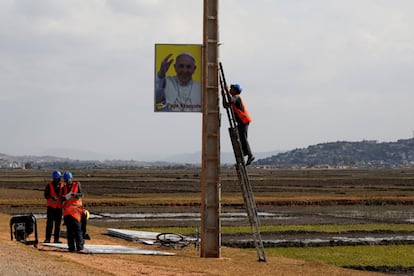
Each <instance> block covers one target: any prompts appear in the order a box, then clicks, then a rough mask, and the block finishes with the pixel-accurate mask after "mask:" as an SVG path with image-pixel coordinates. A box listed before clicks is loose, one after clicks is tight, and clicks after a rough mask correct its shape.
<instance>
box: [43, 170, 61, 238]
mask: <svg viewBox="0 0 414 276" xmlns="http://www.w3.org/2000/svg"><path fill="white" fill-rule="evenodd" d="M61 178H62V173H61V172H60V171H53V173H52V181H50V182H49V183H48V184H47V185H46V187H45V192H44V195H45V198H46V208H47V213H46V239H45V241H44V242H45V243H49V242H50V238H51V237H52V230H53V224H54V232H53V240H54V241H53V242H54V243H61V242H60V241H59V237H60V224H61V222H62V202H61V196H62V188H63V183H62V182H61Z"/></svg>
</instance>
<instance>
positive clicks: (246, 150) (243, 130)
mask: <svg viewBox="0 0 414 276" xmlns="http://www.w3.org/2000/svg"><path fill="white" fill-rule="evenodd" d="M237 129H238V130H239V138H240V143H241V146H242V150H243V155H244V156H246V155H248V156H251V155H252V150H251V149H250V145H249V142H248V141H247V131H248V130H249V124H245V125H244V124H242V123H240V122H238V123H237Z"/></svg>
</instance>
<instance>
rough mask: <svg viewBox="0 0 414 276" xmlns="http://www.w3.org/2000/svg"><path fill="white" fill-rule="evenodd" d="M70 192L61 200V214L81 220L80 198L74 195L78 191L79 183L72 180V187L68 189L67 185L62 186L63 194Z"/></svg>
mask: <svg viewBox="0 0 414 276" xmlns="http://www.w3.org/2000/svg"><path fill="white" fill-rule="evenodd" d="M69 192H71V193H72V195H71V197H70V198H69V199H67V200H65V201H64V202H63V216H72V217H74V218H75V219H76V220H77V221H79V222H80V221H81V219H82V214H83V208H82V198H76V197H75V196H74V195H75V194H77V193H78V192H79V183H78V182H73V183H72V189H71V190H70V191H68V186H67V185H65V187H64V188H63V195H66V194H68V193H69Z"/></svg>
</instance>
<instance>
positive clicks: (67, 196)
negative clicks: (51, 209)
mask: <svg viewBox="0 0 414 276" xmlns="http://www.w3.org/2000/svg"><path fill="white" fill-rule="evenodd" d="M71 196H72V193H71V192H69V193H67V194H66V195H65V199H66V200H68V199H69V198H70V197H71Z"/></svg>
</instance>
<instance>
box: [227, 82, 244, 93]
mask: <svg viewBox="0 0 414 276" xmlns="http://www.w3.org/2000/svg"><path fill="white" fill-rule="evenodd" d="M230 88H236V89H237V91H239V93H241V92H242V91H243V89H242V88H241V86H240V84H238V83H236V84H232V85H230Z"/></svg>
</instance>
